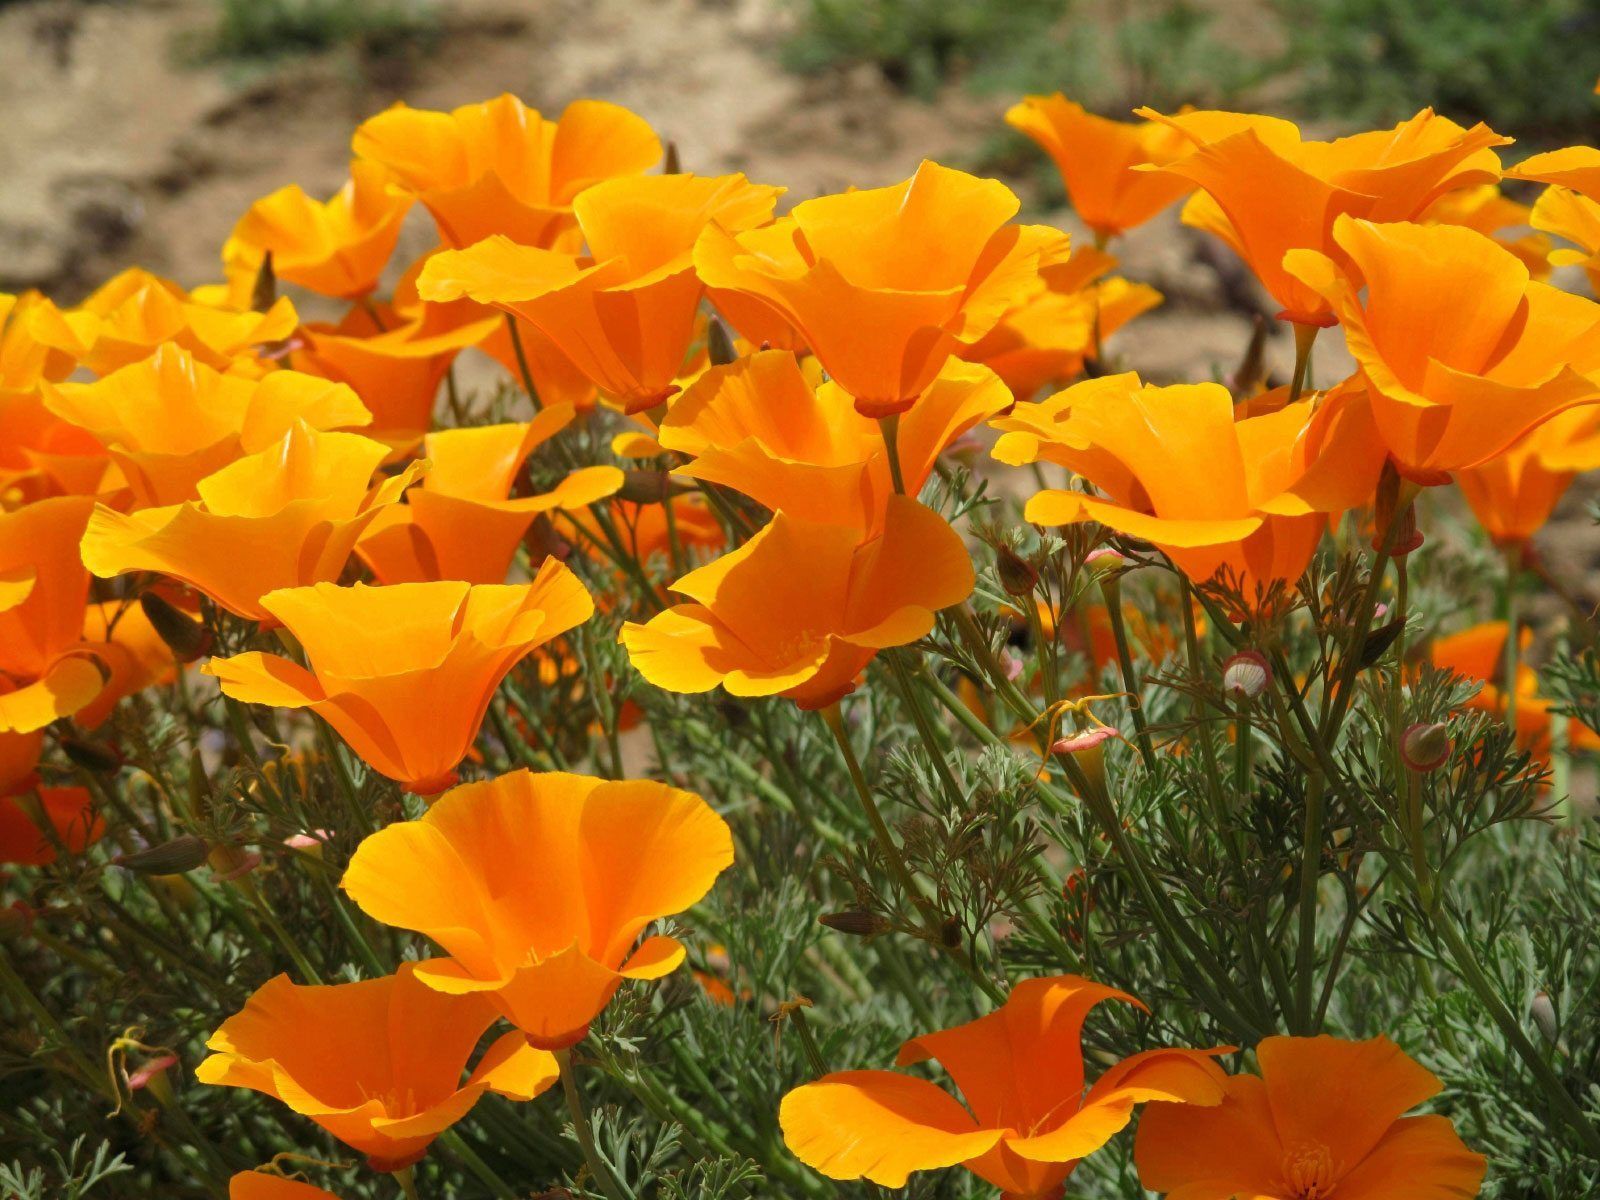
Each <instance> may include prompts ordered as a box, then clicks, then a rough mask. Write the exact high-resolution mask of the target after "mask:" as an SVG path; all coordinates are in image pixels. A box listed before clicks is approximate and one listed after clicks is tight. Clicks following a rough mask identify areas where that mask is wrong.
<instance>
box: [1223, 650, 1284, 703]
mask: <svg viewBox="0 0 1600 1200" xmlns="http://www.w3.org/2000/svg"><path fill="white" fill-rule="evenodd" d="M1271 682H1272V667H1271V665H1270V664H1269V663H1268V662H1267V656H1266V655H1265V654H1262V653H1261V651H1259V650H1241V651H1239V653H1237V654H1235V655H1233V656H1232V657H1230V658H1229V659H1228V661H1227V662H1225V663H1223V664H1222V690H1223V693H1224V694H1225V695H1227V697H1228V698H1229V699H1230V700H1254V699H1255V698H1256V697H1257V696H1259V695H1261V694H1262V693H1263V692H1265V691H1266V690H1267V685H1268V684H1269V683H1271Z"/></svg>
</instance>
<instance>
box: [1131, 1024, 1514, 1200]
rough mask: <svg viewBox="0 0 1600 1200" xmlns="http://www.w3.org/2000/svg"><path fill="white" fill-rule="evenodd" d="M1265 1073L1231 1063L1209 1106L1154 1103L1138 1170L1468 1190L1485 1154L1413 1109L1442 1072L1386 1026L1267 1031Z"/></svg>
mask: <svg viewBox="0 0 1600 1200" xmlns="http://www.w3.org/2000/svg"><path fill="white" fill-rule="evenodd" d="M1256 1059H1257V1061H1258V1062H1259V1063H1260V1065H1261V1074H1260V1075H1259V1076H1256V1075H1230V1076H1228V1077H1227V1078H1226V1079H1225V1080H1224V1081H1223V1088H1224V1091H1225V1099H1223V1101H1222V1103H1221V1104H1217V1105H1213V1106H1211V1107H1201V1106H1196V1105H1178V1104H1165V1103H1159V1104H1151V1105H1149V1106H1147V1107H1146V1108H1145V1110H1144V1114H1143V1116H1141V1117H1140V1119H1139V1133H1138V1137H1137V1138H1136V1140H1135V1142H1134V1162H1135V1163H1136V1164H1137V1165H1138V1168H1139V1182H1140V1183H1142V1184H1143V1185H1144V1186H1145V1187H1147V1188H1149V1189H1151V1190H1152V1191H1156V1192H1164V1193H1166V1194H1168V1195H1169V1196H1171V1197H1172V1198H1173V1200H1206V1198H1217V1200H1220V1198H1222V1197H1227V1196H1252V1197H1255V1196H1259V1197H1267V1196H1283V1197H1291V1196H1293V1197H1315V1198H1316V1200H1366V1198H1368V1197H1379V1196H1385V1197H1386V1196H1406V1197H1415V1198H1416V1200H1422V1198H1423V1197H1427V1198H1429V1200H1465V1198H1466V1197H1469V1196H1476V1195H1477V1194H1478V1188H1479V1186H1480V1184H1481V1183H1482V1182H1483V1173H1484V1159H1483V1156H1482V1155H1481V1154H1474V1153H1473V1152H1472V1151H1471V1150H1469V1149H1467V1147H1466V1146H1465V1145H1463V1144H1462V1142H1461V1139H1460V1138H1459V1137H1458V1136H1457V1135H1456V1131H1455V1127H1454V1126H1453V1125H1452V1124H1451V1123H1450V1120H1449V1118H1447V1117H1440V1116H1422V1117H1407V1116H1404V1115H1403V1114H1404V1113H1405V1112H1406V1110H1407V1109H1411V1108H1415V1107H1416V1106H1417V1105H1418V1104H1421V1103H1422V1102H1423V1101H1424V1100H1427V1099H1428V1098H1429V1097H1431V1096H1433V1095H1435V1094H1437V1093H1438V1091H1439V1081H1438V1080H1437V1079H1436V1078H1434V1076H1433V1075H1432V1074H1431V1073H1430V1072H1429V1071H1427V1070H1426V1069H1425V1068H1423V1067H1422V1066H1420V1065H1419V1064H1418V1063H1416V1062H1415V1061H1414V1060H1412V1059H1411V1058H1408V1057H1407V1056H1406V1054H1405V1053H1404V1052H1403V1051H1402V1050H1401V1049H1400V1048H1399V1047H1398V1046H1396V1045H1395V1044H1394V1043H1393V1042H1391V1041H1390V1040H1389V1039H1388V1038H1386V1037H1376V1038H1373V1039H1371V1040H1370V1041H1365V1042H1350V1041H1344V1040H1342V1039H1339V1038H1333V1037H1328V1036H1326V1035H1324V1036H1321V1037H1308V1038H1292V1037H1269V1038H1266V1039H1264V1040H1263V1041H1261V1042H1260V1043H1259V1044H1258V1045H1257V1046H1256Z"/></svg>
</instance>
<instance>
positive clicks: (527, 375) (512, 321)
mask: <svg viewBox="0 0 1600 1200" xmlns="http://www.w3.org/2000/svg"><path fill="white" fill-rule="evenodd" d="M506 329H507V331H508V332H509V333H510V334H511V352H512V353H513V354H515V355H516V356H517V370H518V371H520V372H521V373H522V387H523V390H524V391H526V392H527V393H528V399H529V400H532V401H533V410H534V411H535V412H538V411H539V410H540V409H542V408H543V407H544V402H543V401H542V400H540V399H539V389H538V388H536V387H535V386H534V385H533V371H532V369H531V368H529V366H528V355H527V352H526V351H524V350H523V348H522V335H521V334H520V333H518V332H517V319H516V318H515V317H513V316H512V315H511V314H510V313H507V314H506Z"/></svg>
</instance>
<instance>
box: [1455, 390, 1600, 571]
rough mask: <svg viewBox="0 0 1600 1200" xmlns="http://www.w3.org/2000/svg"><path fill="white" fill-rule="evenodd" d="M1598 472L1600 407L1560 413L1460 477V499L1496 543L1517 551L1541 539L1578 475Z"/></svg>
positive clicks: (1599, 459)
mask: <svg viewBox="0 0 1600 1200" xmlns="http://www.w3.org/2000/svg"><path fill="white" fill-rule="evenodd" d="M1596 467H1600V405H1585V406H1584V407H1582V408H1572V409H1568V410H1567V411H1566V412H1562V413H1557V414H1556V415H1555V416H1553V417H1551V418H1550V419H1549V420H1548V421H1546V422H1545V423H1544V424H1543V425H1539V426H1536V427H1535V428H1534V429H1533V430H1532V431H1530V432H1529V433H1526V434H1524V435H1523V436H1522V437H1521V438H1519V439H1518V440H1517V441H1516V442H1514V443H1512V445H1511V447H1510V449H1508V450H1505V451H1502V452H1501V453H1500V454H1498V455H1496V456H1495V457H1494V458H1491V459H1490V460H1489V461H1488V462H1486V463H1484V464H1483V465H1481V466H1477V467H1468V468H1466V469H1464V470H1461V471H1457V472H1456V475H1455V478H1456V483H1457V485H1459V486H1460V488H1461V494H1462V495H1464V496H1465V497H1466V498H1467V503H1468V504H1470V505H1471V506H1472V514H1473V516H1475V517H1477V518H1478V524H1480V525H1482V526H1483V528H1484V532H1486V533H1487V534H1488V535H1489V536H1490V537H1491V538H1493V539H1494V540H1495V541H1496V542H1497V543H1499V544H1501V545H1506V546H1516V545H1520V544H1522V543H1523V542H1526V541H1527V540H1528V539H1529V538H1531V537H1532V536H1533V535H1534V534H1535V533H1537V532H1538V531H1539V530H1540V529H1541V528H1542V527H1543V526H1544V523H1545V522H1546V521H1548V520H1549V519H1550V514H1551V513H1552V512H1554V511H1555V507H1556V504H1557V503H1558V502H1559V501H1560V500H1561V497H1562V495H1563V494H1565V492H1566V490H1567V487H1568V485H1569V484H1571V483H1572V481H1573V479H1575V478H1576V477H1577V475H1578V472H1580V471H1591V470H1594V469H1595V468H1596Z"/></svg>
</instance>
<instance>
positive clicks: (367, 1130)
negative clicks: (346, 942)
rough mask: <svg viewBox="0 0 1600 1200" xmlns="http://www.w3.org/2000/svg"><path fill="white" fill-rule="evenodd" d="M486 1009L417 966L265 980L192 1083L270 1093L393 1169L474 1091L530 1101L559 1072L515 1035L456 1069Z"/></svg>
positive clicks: (467, 1105) (227, 1024)
mask: <svg viewBox="0 0 1600 1200" xmlns="http://www.w3.org/2000/svg"><path fill="white" fill-rule="evenodd" d="M494 1019H495V1011H494V1008H493V1007H492V1006H491V1005H489V1004H487V1003H485V1002H484V1000H483V999H482V998H481V997H478V996H451V995H445V994H444V993H442V992H439V991H436V990H434V989H433V988H431V987H427V986H426V985H424V984H423V983H422V981H421V980H420V979H419V978H418V975H417V970H416V964H414V963H404V964H402V965H401V967H400V969H399V970H398V971H396V972H395V973H394V974H393V975H387V976H385V977H384V978H382V979H369V980H364V981H362V982H359V983H340V984H334V985H332V986H316V987H303V986H301V985H299V984H296V983H294V982H292V981H291V980H290V979H289V977H288V976H287V975H278V976H276V977H274V978H272V979H269V980H268V981H267V982H266V983H265V984H263V985H262V986H261V987H260V988H258V989H256V992H255V994H254V995H252V996H251V997H250V999H249V1000H248V1001H246V1002H245V1006H244V1008H242V1009H240V1010H239V1011H238V1012H237V1013H235V1014H234V1015H233V1016H231V1017H229V1018H228V1019H227V1020H226V1021H224V1022H223V1023H222V1026H221V1028H219V1029H218V1030H217V1031H216V1032H215V1033H214V1034H212V1035H211V1039H210V1040H209V1041H208V1042H207V1043H206V1046H207V1047H208V1048H209V1049H210V1050H212V1051H214V1053H213V1054H212V1055H211V1056H210V1057H209V1058H207V1059H206V1060H205V1061H204V1062H202V1063H201V1064H200V1066H199V1067H198V1068H197V1069H196V1070H195V1078H196V1079H198V1080H199V1081H200V1082H201V1083H208V1084H213V1085H215V1086H217V1087H236V1088H248V1089H249V1090H250V1091H253V1092H261V1093H263V1094H264V1095H268V1096H272V1097H274V1098H275V1099H278V1100H281V1101H282V1102H283V1103H284V1104H286V1105H288V1106H289V1107H290V1108H291V1109H293V1110H294V1111H295V1112H297V1113H299V1114H300V1115H301V1116H304V1117H309V1118H310V1119H311V1120H312V1121H314V1122H315V1123H316V1124H318V1125H320V1126H321V1127H322V1128H323V1129H325V1130H327V1131H328V1132H329V1133H331V1134H332V1135H333V1136H334V1137H336V1138H338V1139H339V1140H340V1141H341V1142H344V1143H345V1144H346V1145H347V1146H350V1147H352V1148H353V1149H355V1150H358V1151H360V1152H361V1153H362V1154H365V1155H366V1156H367V1158H368V1160H369V1161H370V1162H371V1164H372V1166H373V1168H374V1169H376V1170H379V1171H398V1170H400V1169H402V1168H403V1167H407V1166H410V1165H411V1164H412V1163H414V1162H416V1161H417V1160H418V1159H420V1158H421V1157H422V1156H423V1155H424V1154H426V1153H427V1152H428V1147H429V1145H431V1144H432V1142H433V1139H434V1138H436V1137H438V1136H439V1135H440V1134H441V1133H443V1132H444V1131H445V1130H446V1129H448V1128H450V1126H452V1125H454V1124H455V1123H456V1122H457V1121H459V1120H460V1119H461V1118H462V1117H464V1116H466V1115H467V1113H468V1112H470V1111H471V1109H472V1106H473V1105H474V1104H476V1103H477V1102H478V1100H479V1098H480V1097H482V1096H483V1094H484V1093H485V1092H496V1093H498V1094H499V1095H502V1096H508V1097H510V1098H511V1099H513V1100H531V1099H533V1097H535V1096H537V1095H538V1094H539V1093H540V1092H542V1091H544V1090H545V1089H546V1088H548V1087H549V1086H550V1085H551V1084H553V1083H554V1082H555V1081H556V1080H557V1079H558V1078H559V1072H558V1070H557V1068H556V1061H555V1057H554V1056H553V1055H550V1054H547V1053H545V1052H544V1051H543V1050H536V1049H534V1048H533V1047H532V1046H530V1045H528V1042H527V1039H526V1038H523V1037H522V1036H521V1035H519V1034H517V1033H516V1032H514V1031H513V1032H509V1033H506V1034H504V1035H503V1036H501V1037H500V1038H498V1039H497V1040H496V1041H495V1042H494V1043H493V1044H492V1045H491V1046H490V1047H489V1048H488V1049H487V1050H486V1051H484V1054H483V1057H482V1058H480V1059H479V1060H478V1065H477V1066H476V1067H475V1068H473V1071H472V1073H471V1074H470V1075H468V1076H467V1078H466V1080H465V1081H463V1080H462V1078H461V1073H462V1071H463V1070H464V1069H465V1067H466V1065H467V1059H468V1057H469V1056H470V1055H471V1054H472V1051H473V1048H474V1047H475V1046H476V1045H477V1044H478V1039H479V1038H480V1037H482V1036H483V1033H484V1030H486V1029H488V1028H489V1026H490V1025H491V1024H492V1023H493V1022H494Z"/></svg>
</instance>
